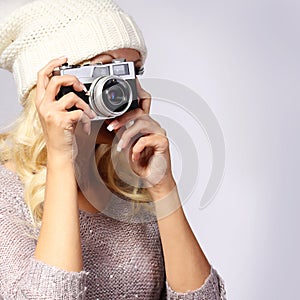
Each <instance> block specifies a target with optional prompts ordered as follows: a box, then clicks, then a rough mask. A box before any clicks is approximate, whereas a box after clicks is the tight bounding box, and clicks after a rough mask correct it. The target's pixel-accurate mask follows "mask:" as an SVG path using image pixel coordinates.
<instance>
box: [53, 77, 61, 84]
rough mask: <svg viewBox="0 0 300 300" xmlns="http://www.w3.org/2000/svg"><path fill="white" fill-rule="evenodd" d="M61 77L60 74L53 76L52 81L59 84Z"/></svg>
mask: <svg viewBox="0 0 300 300" xmlns="http://www.w3.org/2000/svg"><path fill="white" fill-rule="evenodd" d="M60 81H61V79H60V77H59V76H53V77H51V79H50V82H51V83H52V84H54V85H58V84H59V83H60Z"/></svg>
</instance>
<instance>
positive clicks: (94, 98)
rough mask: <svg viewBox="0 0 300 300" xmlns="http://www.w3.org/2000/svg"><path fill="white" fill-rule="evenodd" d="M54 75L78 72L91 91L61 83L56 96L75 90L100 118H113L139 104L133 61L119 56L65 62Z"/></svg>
mask: <svg viewBox="0 0 300 300" xmlns="http://www.w3.org/2000/svg"><path fill="white" fill-rule="evenodd" d="M53 75H73V76H76V77H77V78H78V79H79V80H80V81H81V82H82V83H83V84H84V86H85V87H86V89H87V91H88V92H85V91H82V92H76V91H75V90H74V89H73V88H72V87H71V86H65V87H61V89H60V91H59V93H58V95H57V97H56V99H57V100H59V99H60V98H61V97H63V96H64V95H66V94H68V93H70V92H73V93H75V94H77V95H78V96H79V97H80V98H82V99H83V100H84V101H85V102H86V103H88V104H89V106H90V107H91V109H92V110H93V111H94V112H95V113H96V115H97V117H96V119H99V120H103V119H110V118H115V117H118V116H120V115H122V114H124V113H125V112H126V111H129V110H132V109H135V108H137V107H138V95H137V88H136V73H135V66H134V63H133V62H126V61H125V59H115V60H113V61H112V63H109V64H101V63H98V64H94V65H91V64H86V65H83V66H81V65H68V64H65V65H63V66H61V67H60V68H58V69H57V70H55V71H54V72H53Z"/></svg>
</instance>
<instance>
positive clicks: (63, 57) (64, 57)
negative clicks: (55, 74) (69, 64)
mask: <svg viewBox="0 0 300 300" xmlns="http://www.w3.org/2000/svg"><path fill="white" fill-rule="evenodd" d="M66 58H67V57H66V56H65V55H63V56H61V57H59V58H58V59H66Z"/></svg>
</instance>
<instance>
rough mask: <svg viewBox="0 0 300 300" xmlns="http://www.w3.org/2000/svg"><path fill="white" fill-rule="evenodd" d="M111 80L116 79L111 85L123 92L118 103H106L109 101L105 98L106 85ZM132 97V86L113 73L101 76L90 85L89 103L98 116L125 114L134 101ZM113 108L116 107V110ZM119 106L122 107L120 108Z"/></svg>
mask: <svg viewBox="0 0 300 300" xmlns="http://www.w3.org/2000/svg"><path fill="white" fill-rule="evenodd" d="M110 81H115V84H114V85H113V86H111V87H114V88H115V89H117V92H118V91H120V92H121V93H122V98H123V99H122V100H121V101H120V100H118V102H116V103H105V102H107V99H105V100H104V99H103V94H104V95H106V96H107V94H108V92H107V89H106V88H105V86H106V85H107V83H108V82H110ZM105 92H106V93H105ZM132 97H133V95H132V90H131V87H130V85H129V83H128V82H127V81H126V80H124V79H122V78H120V77H118V76H113V75H112V76H105V77H99V78H97V79H95V80H94V81H93V83H92V85H91V87H90V97H89V104H90V106H91V108H92V110H93V111H94V112H95V113H96V114H97V115H98V116H104V117H117V116H120V115H122V114H124V113H125V112H126V111H127V110H128V108H129V107H130V105H131V103H132ZM119 98H120V97H119ZM110 102H111V101H110ZM108 104H110V105H108ZM109 106H110V107H109ZM112 108H114V110H113V109H112ZM118 108H122V109H121V110H118Z"/></svg>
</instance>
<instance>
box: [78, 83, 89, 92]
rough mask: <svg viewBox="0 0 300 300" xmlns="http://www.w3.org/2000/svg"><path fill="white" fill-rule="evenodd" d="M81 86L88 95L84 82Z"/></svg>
mask: <svg viewBox="0 0 300 300" xmlns="http://www.w3.org/2000/svg"><path fill="white" fill-rule="evenodd" d="M80 85H81V87H82V90H83V91H84V92H85V93H87V92H88V90H87V88H86V86H85V85H84V84H83V83H82V82H81V83H80Z"/></svg>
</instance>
